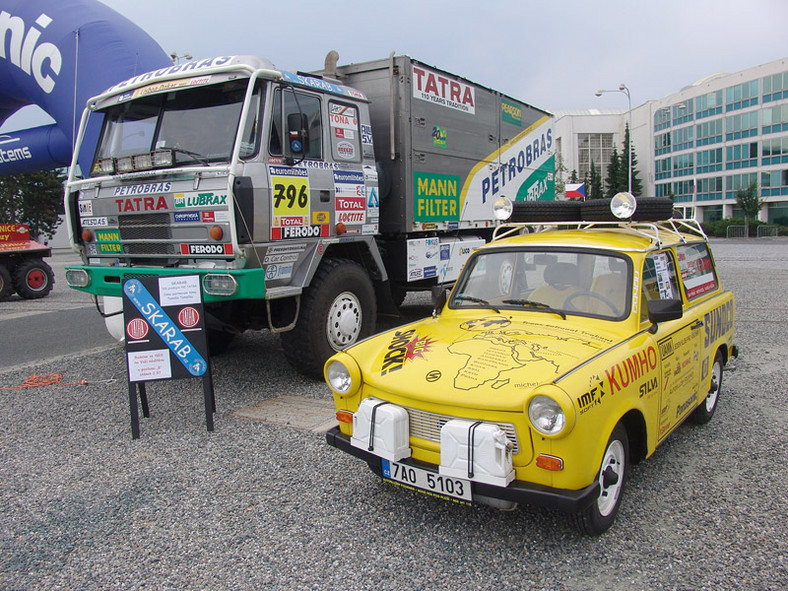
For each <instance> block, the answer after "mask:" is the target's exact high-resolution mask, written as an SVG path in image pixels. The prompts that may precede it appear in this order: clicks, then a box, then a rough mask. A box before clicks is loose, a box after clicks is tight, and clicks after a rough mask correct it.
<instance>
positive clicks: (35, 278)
mask: <svg viewBox="0 0 788 591" xmlns="http://www.w3.org/2000/svg"><path fill="white" fill-rule="evenodd" d="M54 284H55V274H54V273H53V272H52V267H50V266H49V265H47V264H46V263H45V262H44V261H43V260H42V259H29V260H27V261H23V262H21V263H20V264H19V266H17V268H16V269H15V270H14V289H16V293H18V294H19V295H20V296H22V297H23V298H25V299H26V300H35V299H38V298H43V297H45V296H47V295H49V292H50V291H52V287H53V286H54Z"/></svg>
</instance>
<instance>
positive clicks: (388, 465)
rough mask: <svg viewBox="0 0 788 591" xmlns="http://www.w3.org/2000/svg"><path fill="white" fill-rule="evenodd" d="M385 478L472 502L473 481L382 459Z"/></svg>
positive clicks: (406, 485)
mask: <svg viewBox="0 0 788 591" xmlns="http://www.w3.org/2000/svg"><path fill="white" fill-rule="evenodd" d="M381 462H382V467H383V478H384V479H386V480H390V481H392V482H394V483H395V484H400V485H402V486H405V487H408V488H414V489H417V490H419V491H422V492H426V493H428V494H433V495H437V496H440V497H449V498H452V499H460V500H463V501H468V502H470V501H471V500H472V496H471V481H470V480H463V479H462V478H452V477H451V476H443V475H441V474H437V473H435V472H430V471H429V470H423V469H422V468H417V467H415V466H409V465H407V464H400V463H399V462H392V461H389V460H384V459H381Z"/></svg>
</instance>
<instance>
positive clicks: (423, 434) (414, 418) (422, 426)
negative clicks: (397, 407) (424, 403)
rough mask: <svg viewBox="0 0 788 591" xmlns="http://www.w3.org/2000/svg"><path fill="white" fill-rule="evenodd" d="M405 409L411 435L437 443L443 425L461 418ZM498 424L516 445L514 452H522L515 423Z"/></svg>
mask: <svg viewBox="0 0 788 591" xmlns="http://www.w3.org/2000/svg"><path fill="white" fill-rule="evenodd" d="M405 410H407V411H408V417H409V419H410V436H411V437H418V438H419V439H426V440H427V441H434V442H435V443H440V440H441V427H443V425H445V424H446V423H447V422H448V421H450V420H452V419H457V418H460V417H452V416H449V415H441V414H437V413H434V412H427V411H424V410H419V409H416V408H408V407H405ZM496 425H498V426H499V427H500V428H501V429H502V430H503V432H504V433H506V438H507V439H508V440H509V441H511V442H512V445H514V449H513V450H512V453H513V454H518V453H520V444H519V442H518V441H517V431H516V430H515V428H514V425H512V424H511V423H496Z"/></svg>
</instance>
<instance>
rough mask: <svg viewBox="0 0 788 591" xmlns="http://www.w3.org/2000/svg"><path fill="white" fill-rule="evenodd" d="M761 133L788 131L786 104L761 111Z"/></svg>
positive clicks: (787, 105)
mask: <svg viewBox="0 0 788 591" xmlns="http://www.w3.org/2000/svg"><path fill="white" fill-rule="evenodd" d="M762 113H763V127H762V128H761V132H762V133H778V132H780V131H788V104H785V105H777V106H775V107H769V108H766V109H763V111H762Z"/></svg>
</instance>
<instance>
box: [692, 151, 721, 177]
mask: <svg viewBox="0 0 788 591" xmlns="http://www.w3.org/2000/svg"><path fill="white" fill-rule="evenodd" d="M696 160H697V162H696V164H697V168H696V172H697V173H698V174H703V173H706V172H717V171H720V170H722V148H713V149H711V150H703V151H702V152H698V153H697V154H696Z"/></svg>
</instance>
